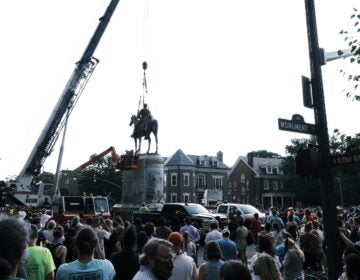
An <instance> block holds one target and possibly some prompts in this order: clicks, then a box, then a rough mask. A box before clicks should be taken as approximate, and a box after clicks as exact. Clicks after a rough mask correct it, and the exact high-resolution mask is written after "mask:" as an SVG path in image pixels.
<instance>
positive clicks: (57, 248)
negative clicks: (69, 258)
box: [46, 225, 67, 272]
mask: <svg viewBox="0 0 360 280" xmlns="http://www.w3.org/2000/svg"><path fill="white" fill-rule="evenodd" d="M53 235H54V239H53V241H52V242H48V243H47V244H46V247H47V248H48V249H49V250H50V252H51V255H52V257H53V259H54V263H55V267H56V268H55V272H56V270H57V269H58V268H59V266H60V265H62V264H63V263H65V262H66V254H67V247H66V246H65V245H64V240H65V238H64V228H63V227H62V226H60V225H59V226H56V227H55V228H54V230H53Z"/></svg>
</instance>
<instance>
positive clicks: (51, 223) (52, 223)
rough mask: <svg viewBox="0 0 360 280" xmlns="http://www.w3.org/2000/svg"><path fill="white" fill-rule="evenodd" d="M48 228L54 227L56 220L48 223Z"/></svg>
mask: <svg viewBox="0 0 360 280" xmlns="http://www.w3.org/2000/svg"><path fill="white" fill-rule="evenodd" d="M46 227H47V229H50V230H51V229H54V228H55V227H56V222H55V221H54V220H50V221H49V222H48V223H47V226H46Z"/></svg>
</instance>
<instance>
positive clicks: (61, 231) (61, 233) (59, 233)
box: [53, 225, 64, 238]
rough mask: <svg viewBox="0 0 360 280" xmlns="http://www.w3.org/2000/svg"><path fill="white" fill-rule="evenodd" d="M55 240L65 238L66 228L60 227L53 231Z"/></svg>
mask: <svg viewBox="0 0 360 280" xmlns="http://www.w3.org/2000/svg"><path fill="white" fill-rule="evenodd" d="M53 236H54V238H62V237H63V236H64V228H63V227H62V226H60V225H58V226H56V227H55V228H54V231H53Z"/></svg>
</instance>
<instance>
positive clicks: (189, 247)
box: [182, 231, 197, 263]
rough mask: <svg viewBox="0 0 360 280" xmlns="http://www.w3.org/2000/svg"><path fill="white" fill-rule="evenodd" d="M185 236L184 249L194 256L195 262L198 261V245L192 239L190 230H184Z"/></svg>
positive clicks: (190, 255) (186, 252)
mask: <svg viewBox="0 0 360 280" xmlns="http://www.w3.org/2000/svg"><path fill="white" fill-rule="evenodd" d="M182 236H183V245H182V246H183V247H182V251H183V252H184V253H185V254H187V255H188V256H189V257H192V258H193V260H194V261H195V263H197V251H196V245H195V243H194V242H192V241H191V240H190V234H189V232H188V231H184V233H183V234H182Z"/></svg>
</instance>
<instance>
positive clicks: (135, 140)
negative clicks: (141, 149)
mask: <svg viewBox="0 0 360 280" xmlns="http://www.w3.org/2000/svg"><path fill="white" fill-rule="evenodd" d="M134 143H135V153H136V152H137V151H138V150H137V138H136V137H134Z"/></svg>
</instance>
